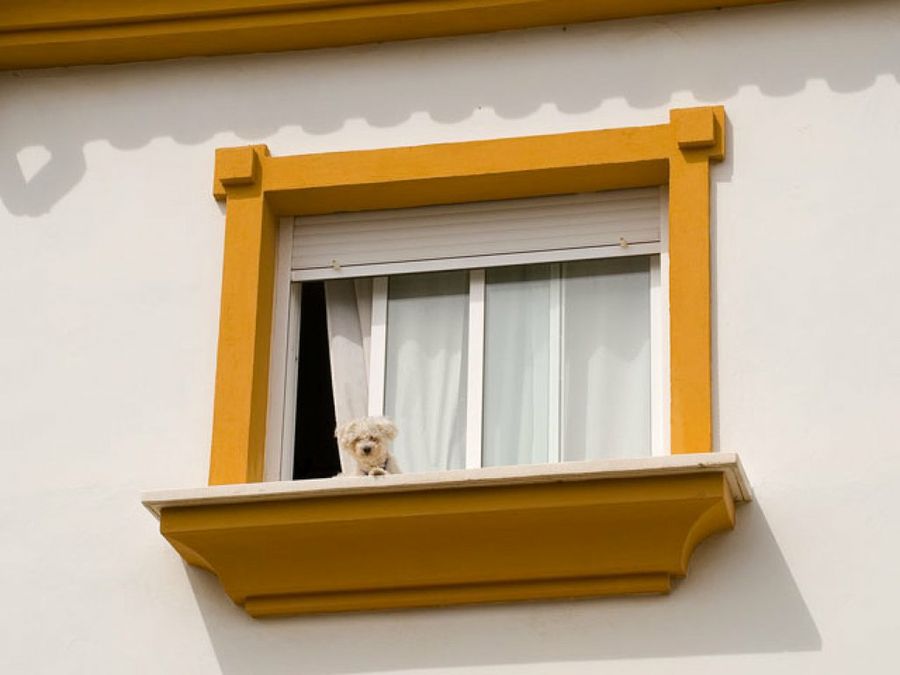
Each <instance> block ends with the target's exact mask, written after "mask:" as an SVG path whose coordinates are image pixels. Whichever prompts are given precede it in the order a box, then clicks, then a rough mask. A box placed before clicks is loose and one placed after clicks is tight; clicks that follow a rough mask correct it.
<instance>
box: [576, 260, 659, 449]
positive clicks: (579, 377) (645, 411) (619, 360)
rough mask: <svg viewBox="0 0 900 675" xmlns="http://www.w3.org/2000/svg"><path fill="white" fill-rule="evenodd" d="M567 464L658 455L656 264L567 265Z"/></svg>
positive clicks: (600, 262)
mask: <svg viewBox="0 0 900 675" xmlns="http://www.w3.org/2000/svg"><path fill="white" fill-rule="evenodd" d="M562 279H563V337H562V354H563V356H562V366H563V368H562V370H563V384H562V392H563V399H562V435H563V439H562V457H563V459H564V460H580V459H602V458H609V457H638V456H642V455H649V454H650V261H649V258H647V257H645V256H640V257H639V256H634V257H631V256H629V257H624V258H609V259H606V260H587V261H579V262H574V263H566V264H565V265H563V271H562Z"/></svg>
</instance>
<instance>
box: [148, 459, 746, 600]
mask: <svg viewBox="0 0 900 675" xmlns="http://www.w3.org/2000/svg"><path fill="white" fill-rule="evenodd" d="M750 499H751V492H750V488H749V484H748V482H747V479H746V476H745V475H744V472H743V470H742V468H741V464H740V461H739V459H738V457H737V455H734V454H721V453H718V454H702V455H677V456H675V455H673V456H669V457H653V458H646V459H630V460H608V461H594V462H573V463H566V464H558V465H541V466H522V467H497V468H488V469H474V470H461V471H446V472H440V473H429V474H402V475H395V476H384V477H378V478H372V477H341V478H332V479H324V480H314V481H304V482H277V483H250V484H240V485H218V486H212V487H204V488H196V489H183V490H169V491H163V492H153V493H148V494H146V495H144V498H143V503H144V505H145V506H146V507H147V508H148V509H149V510H150V511H151V512H152V513H154V514H155V515H156V516H157V517H158V518H159V520H160V530H161V532H162V534H163V536H164V537H165V538H166V539H167V540H168V541H169V542H170V543H171V544H172V546H173V547H174V548H175V549H176V550H177V551H178V552H179V553H180V554H181V556H182V557H183V558H184V559H185V560H186V561H187V562H188V563H190V564H192V565H195V566H198V567H202V568H205V569H207V570H209V571H211V572H213V573H214V574H216V575H217V576H218V577H219V579H220V580H221V582H222V585H223V586H224V588H225V591H226V592H227V593H228V595H229V596H230V597H231V599H232V600H233V601H234V602H235V603H237V604H238V605H241V606H242V607H243V608H244V609H245V610H246V611H247V612H248V613H249V614H251V615H252V616H257V617H258V616H267V615H276V614H300V613H313V612H333V611H350V610H371V609H386V608H401V607H421V606H438V605H453V604H465V603H483V602H505V601H514V600H536V599H546V598H574V597H583V596H602V595H621V594H633V593H666V592H668V591H669V590H670V589H671V582H672V579H673V578H675V577H683V576H685V574H686V573H687V566H688V561H689V560H690V556H691V554H692V552H693V550H694V548H695V547H696V546H697V544H699V543H700V542H701V541H703V540H704V539H705V538H706V537H708V536H709V535H711V534H713V533H715V532H718V531H721V530H725V529H730V528H731V527H733V526H734V505H735V503H736V502H741V501H749V500H750Z"/></svg>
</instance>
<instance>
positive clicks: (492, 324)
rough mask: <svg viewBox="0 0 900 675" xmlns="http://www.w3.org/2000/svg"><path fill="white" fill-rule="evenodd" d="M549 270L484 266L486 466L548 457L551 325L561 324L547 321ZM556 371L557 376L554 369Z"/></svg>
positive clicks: (536, 460) (542, 267)
mask: <svg viewBox="0 0 900 675" xmlns="http://www.w3.org/2000/svg"><path fill="white" fill-rule="evenodd" d="M556 267H557V268H558V266H556ZM550 274H551V266H550V265H530V266H527V267H525V266H523V267H499V268H495V269H489V270H487V274H486V286H485V326H484V331H485V332H484V417H483V419H484V424H483V429H484V433H483V441H482V453H483V462H484V465H485V466H500V465H507V464H536V463H541V462H546V461H547V455H548V446H549V444H550V442H551V439H550V436H549V435H550V433H551V426H550V423H549V422H550V419H549V415H550V414H551V413H550V408H551V401H550V391H551V387H550V381H549V379H550V377H551V355H550V345H551V342H553V341H552V340H551V330H557V331H558V330H559V326H558V322H557V325H556V326H551V325H550V316H551V311H550V305H551V287H550ZM556 344H558V342H557V343H556ZM554 372H555V373H557V376H558V372H559V371H558V369H556V370H555V371H554ZM554 409H555V408H554ZM554 428H555V427H554Z"/></svg>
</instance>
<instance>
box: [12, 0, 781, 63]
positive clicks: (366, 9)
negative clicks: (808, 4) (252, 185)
mask: <svg viewBox="0 0 900 675" xmlns="http://www.w3.org/2000/svg"><path fill="white" fill-rule="evenodd" d="M778 1H780V0H406V1H404V2H396V0H394V1H391V2H388V1H385V0H147V1H146V2H141V3H127V2H121V1H120V0H81V1H80V2H58V1H54V0H8V1H7V2H4V3H2V5H0V69H6V70H9V69H22V68H44V67H53V66H74V65H86V64H101V63H124V62H129V61H151V60H156V59H172V58H179V57H185V56H215V55H221V54H246V53H251V52H277V51H286V50H292V49H312V48H317V47H341V46H345V45H355V44H364V43H369V42H385V41H391V40H407V39H414V38H428V37H441V36H448V35H466V34H471V33H486V32H492V31H499V30H508V29H514V28H531V27H535V26H551V25H561V24H571V23H579V22H585V21H601V20H605V19H621V18H627V17H635V16H646V15H651V14H667V13H674V12H686V11H692V10H704V9H716V8H722V7H731V6H740V5H754V4H764V3H772V2H778Z"/></svg>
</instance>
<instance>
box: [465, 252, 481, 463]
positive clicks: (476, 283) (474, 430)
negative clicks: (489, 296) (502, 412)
mask: <svg viewBox="0 0 900 675" xmlns="http://www.w3.org/2000/svg"><path fill="white" fill-rule="evenodd" d="M484 321H485V270H484V269H473V270H469V319H468V323H469V330H468V345H467V352H466V461H465V466H466V468H467V469H478V468H481V466H482V464H483V463H484V462H483V456H482V423H483V420H484Z"/></svg>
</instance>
